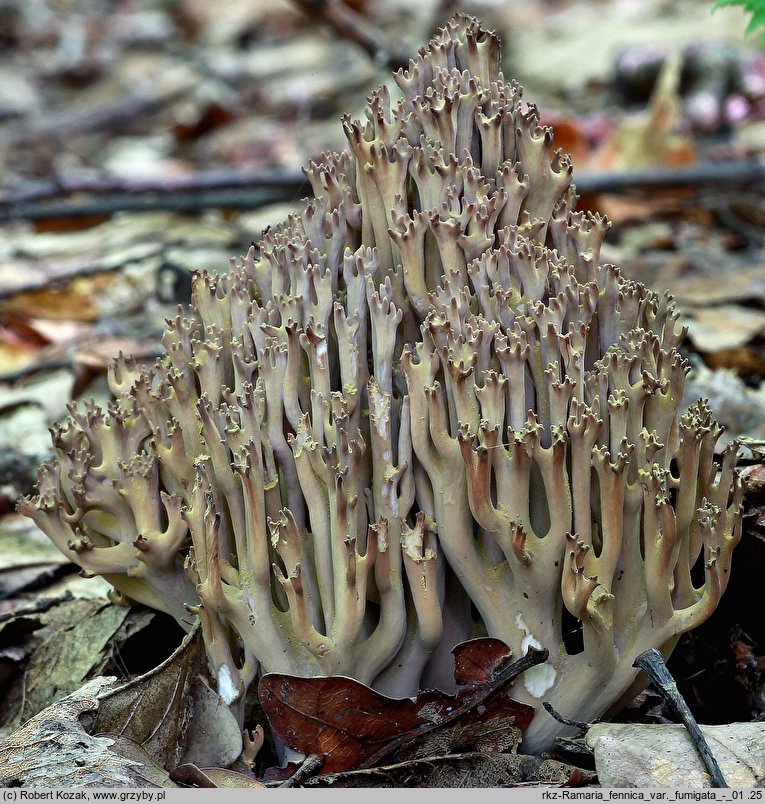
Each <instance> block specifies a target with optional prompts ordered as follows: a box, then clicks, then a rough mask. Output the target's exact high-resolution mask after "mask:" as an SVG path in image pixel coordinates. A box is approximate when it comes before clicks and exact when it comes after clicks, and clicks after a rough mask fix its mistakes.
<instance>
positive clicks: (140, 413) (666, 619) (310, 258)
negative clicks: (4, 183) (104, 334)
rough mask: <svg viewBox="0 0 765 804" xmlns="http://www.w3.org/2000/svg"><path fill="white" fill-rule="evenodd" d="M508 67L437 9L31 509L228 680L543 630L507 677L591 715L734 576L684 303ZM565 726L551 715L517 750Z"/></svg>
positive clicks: (224, 688) (440, 681)
mask: <svg viewBox="0 0 765 804" xmlns="http://www.w3.org/2000/svg"><path fill="white" fill-rule="evenodd" d="M498 60H499V45H498V40H497V38H496V36H495V35H494V34H492V33H489V32H487V31H485V30H483V29H482V28H481V27H480V26H479V24H478V23H477V22H476V21H475V20H474V19H472V18H468V17H463V16H460V17H457V18H455V19H454V20H453V21H451V22H450V23H448V24H447V25H446V26H445V27H444V28H442V29H440V30H439V31H438V32H437V35H436V36H435V38H434V39H433V40H432V41H431V42H430V44H429V45H428V47H427V49H425V50H423V51H422V52H421V54H420V55H419V56H418V58H417V59H416V60H414V61H412V62H411V63H410V65H409V69H408V70H406V71H399V72H398V73H397V74H396V75H395V76H394V78H395V82H396V84H397V85H398V88H399V90H400V94H401V97H400V99H398V100H396V101H393V100H392V99H391V95H390V93H389V91H388V89H387V88H385V87H381V88H380V89H378V90H377V91H376V92H374V93H373V94H372V95H371V96H370V98H369V104H368V107H367V110H366V120H365V121H363V122H358V121H353V120H351V119H349V118H345V119H344V120H343V126H344V130H345V134H346V136H347V139H348V148H347V149H346V150H345V151H343V152H342V153H333V154H329V155H323V156H322V157H321V158H320V159H319V160H317V161H316V162H310V163H309V167H308V168H307V171H306V173H307V175H308V178H309V179H310V182H311V185H312V187H313V191H314V194H315V198H313V199H311V200H308V201H306V202H305V203H304V206H303V210H302V212H301V213H300V214H296V215H293V216H290V217H289V218H288V220H287V221H286V222H284V223H282V224H280V225H278V226H276V227H273V228H271V229H270V230H268V231H267V232H266V233H265V234H264V236H263V238H262V241H261V243H260V255H256V253H255V251H254V250H251V251H250V252H249V254H248V255H247V256H246V257H244V258H242V259H241V260H239V261H236V262H235V263H233V264H232V266H231V269H230V271H229V272H227V273H223V274H220V275H218V274H209V273H202V274H200V275H198V276H196V279H195V282H194V303H193V308H192V310H191V312H190V313H189V315H188V317H185V316H184V315H183V314H179V316H178V317H177V318H176V319H175V320H172V321H169V322H168V328H167V331H166V333H165V338H164V344H165V348H166V354H165V356H164V357H163V358H162V359H161V360H159V361H158V362H157V364H156V365H155V366H154V367H153V368H150V369H146V368H140V367H139V366H137V365H136V364H135V363H134V362H133V361H131V360H126V359H123V358H120V359H118V360H117V362H116V363H115V365H114V367H113V370H112V371H111V374H110V380H111V387H112V389H113V391H114V393H115V396H116V402H115V404H114V405H113V406H110V408H109V409H108V410H107V411H103V410H101V409H99V408H98V407H96V406H93V405H90V406H88V405H86V406H85V407H84V409H80V410H77V409H75V410H73V411H72V417H71V419H70V420H69V422H68V424H67V425H66V426H65V427H58V428H55V430H54V442H55V447H56V453H57V457H56V459H55V460H54V461H52V462H50V463H48V464H46V465H44V466H43V467H42V469H41V473H40V482H39V496H38V497H36V498H34V499H27V500H24V501H22V503H21V509H22V510H23V511H24V512H25V513H27V514H29V515H30V516H32V517H33V518H34V519H35V520H36V522H37V523H38V524H39V525H40V527H41V528H42V529H43V530H44V531H45V532H46V533H48V534H49V535H50V537H51V538H52V539H53V540H54V541H55V542H56V544H57V545H58V546H59V548H60V549H61V550H62V551H63V552H64V553H65V554H66V555H68V556H69V557H70V558H71V559H72V560H73V561H75V562H77V563H78V564H79V565H80V566H81V567H82V569H83V571H84V572H85V573H93V574H100V575H103V576H105V577H106V578H107V579H108V580H109V581H111V582H112V583H113V584H114V586H115V587H116V589H118V590H119V591H120V592H122V593H123V594H125V595H126V596H128V597H129V598H131V599H133V600H137V601H141V602H143V603H146V604H148V605H150V606H154V607H155V608H158V609H162V610H164V611H167V612H169V613H171V614H173V615H174V616H175V617H176V618H178V620H179V621H181V622H184V623H190V622H191V621H192V620H193V616H194V613H197V614H198V616H199V617H200V618H201V622H202V626H203V632H204V637H205V641H206V645H207V650H208V654H209V656H210V660H211V663H212V665H213V667H214V669H215V672H216V674H217V678H218V684H219V689H220V691H221V693H222V694H223V695H224V697H225V698H226V699H227V700H228V701H229V702H232V703H233V702H235V701H237V700H241V698H242V696H243V694H244V693H245V691H246V689H247V688H248V687H249V685H250V684H251V682H252V681H253V679H254V678H255V677H256V675H257V673H258V672H268V671H279V672H285V673H292V674H296V675H305V676H310V675H327V674H344V675H349V676H353V677H355V678H357V679H359V680H361V681H363V682H366V683H369V684H372V685H374V686H375V687H376V688H378V689H379V690H381V691H384V692H386V693H389V694H392V695H401V696H404V695H410V694H412V693H414V692H415V691H416V690H417V689H418V688H420V687H421V686H423V685H427V684H434V685H444V684H448V683H449V679H450V678H451V661H450V657H449V651H450V650H451V648H452V647H453V645H454V644H456V643H457V642H459V641H461V640H463V639H467V638H469V637H471V636H475V635H480V634H484V633H485V634H489V635H490V636H494V637H498V638H500V639H502V640H504V641H505V642H506V643H507V644H508V645H510V646H511V648H512V649H513V651H514V652H515V653H516V654H519V653H523V652H525V649H526V648H527V647H528V646H529V645H534V646H537V647H545V648H547V649H548V650H549V652H550V656H549V660H548V661H547V663H546V664H544V665H542V666H539V667H536V668H534V669H533V670H531V671H529V672H527V673H526V674H525V675H524V676H523V677H522V680H521V682H519V683H518V684H517V685H516V687H515V694H516V696H517V697H518V698H519V699H521V700H526V701H528V702H531V703H533V704H535V705H537V706H538V705H539V704H540V702H541V701H542V700H549V701H550V702H551V703H552V704H553V705H554V706H555V707H556V708H557V709H558V710H559V711H561V712H562V713H564V714H566V715H567V716H569V717H571V718H574V719H577V720H589V719H591V718H593V717H595V716H597V715H600V714H602V713H603V712H604V711H606V710H608V709H609V707H611V706H612V705H613V704H614V702H616V701H617V700H618V699H619V698H620V697H621V696H622V695H623V694H624V693H625V691H626V690H627V689H628V688H629V687H630V685H631V684H632V683H633V681H634V679H635V670H634V669H633V668H632V662H633V660H634V658H635V657H636V655H637V654H638V653H640V652H642V651H643V650H645V649H647V648H649V647H659V648H664V649H670V648H671V647H672V645H673V644H674V641H675V640H676V638H677V636H678V635H679V634H681V633H682V632H684V631H687V630H688V629H690V628H693V627H694V626H695V625H697V624H698V623H700V622H701V621H702V620H704V619H705V618H706V617H707V616H708V615H709V614H710V613H711V612H712V611H713V609H714V608H715V606H716V605H717V602H718V600H719V598H720V595H721V594H722V592H723V590H724V588H725V585H726V583H727V581H728V576H729V569H730V559H731V551H732V549H733V547H734V545H735V543H736V541H737V539H738V536H739V530H740V515H739V514H740V507H741V506H740V503H741V492H740V484H739V482H738V480H737V478H736V477H735V476H734V463H735V450H734V448H731V449H729V450H728V451H727V452H726V453H725V456H724V458H723V461H722V465H721V467H718V466H717V465H716V463H715V460H714V446H715V442H716V440H717V437H718V435H719V433H720V429H719V427H718V426H717V424H716V423H715V422H714V420H713V419H712V418H711V415H710V411H709V410H708V409H707V407H706V405H705V404H704V403H700V404H698V405H697V406H694V407H693V408H692V409H691V410H690V411H688V412H687V413H685V414H684V415H682V416H681V415H680V411H679V406H680V403H681V399H682V390H683V383H684V377H685V374H686V371H687V367H686V364H685V362H684V360H683V359H682V358H681V356H680V355H679V353H678V351H677V347H678V345H679V343H680V341H681V340H682V337H683V334H684V333H683V332H682V331H681V330H680V328H679V327H678V324H677V319H678V315H677V313H676V312H675V311H674V308H673V305H672V302H671V299H670V298H669V297H668V296H666V295H664V296H657V295H656V294H655V293H653V292H651V291H649V290H647V289H646V288H644V287H643V286H641V285H639V284H637V283H635V282H631V281H629V280H626V279H625V278H623V277H622V276H621V274H620V272H619V270H618V269H617V268H615V267H614V266H612V265H605V264H601V260H600V256H599V253H600V246H601V242H602V240H603V237H604V235H605V232H606V229H607V223H606V221H605V220H604V219H603V218H601V217H600V216H598V215H591V214H582V213H579V212H575V211H574V209H575V203H576V194H575V190H574V186H573V185H572V183H571V179H572V171H571V165H570V163H569V160H568V158H567V157H565V156H562V155H561V154H560V153H559V152H554V153H551V143H552V135H551V132H550V130H549V129H547V128H543V127H540V125H539V118H538V114H537V111H536V109H535V107H534V106H533V105H531V104H526V103H525V102H524V101H523V100H522V98H521V89H520V87H519V86H518V85H517V84H514V83H506V82H505V80H504V79H503V77H502V74H501V73H499V72H498ZM561 730H562V728H561V727H560V726H559V724H557V723H556V722H555V721H553V720H552V719H551V718H550V717H549V716H548V715H547V714H546V713H545V712H544V711H542V710H541V707H540V711H539V714H538V716H537V717H536V719H535V721H534V724H533V725H532V727H531V730H530V731H529V732H528V734H527V740H526V745H527V747H529V748H531V749H538V748H541V747H545V746H547V745H548V744H549V743H550V741H551V739H552V737H553V736H554V735H555V734H556V733H559V732H560V731H561Z"/></svg>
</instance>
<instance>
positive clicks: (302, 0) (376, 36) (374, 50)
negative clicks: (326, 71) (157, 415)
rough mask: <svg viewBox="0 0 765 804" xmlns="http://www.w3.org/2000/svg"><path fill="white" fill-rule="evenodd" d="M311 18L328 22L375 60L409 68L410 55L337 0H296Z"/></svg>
mask: <svg viewBox="0 0 765 804" xmlns="http://www.w3.org/2000/svg"><path fill="white" fill-rule="evenodd" d="M294 2H295V5H297V6H299V7H300V8H301V9H302V10H303V11H304V12H305V13H306V14H308V16H309V17H311V19H316V18H317V17H318V18H319V19H321V20H322V21H323V22H325V23H327V25H329V26H330V27H331V28H332V29H333V30H334V31H335V32H336V33H337V34H338V35H339V36H340V37H342V38H343V39H347V40H348V41H350V42H353V43H355V44H357V45H358V46H359V47H360V48H361V49H362V50H364V51H365V52H366V53H368V54H369V55H370V56H371V57H372V59H374V61H375V62H377V63H378V64H380V65H381V66H384V67H386V68H387V69H389V70H393V71H394V72H395V71H396V70H398V69H399V68H401V67H403V68H406V67H407V66H408V64H409V58H410V57H409V55H407V54H405V53H404V51H403V50H398V49H397V48H396V47H395V46H394V45H393V43H391V42H389V41H387V39H386V37H385V36H384V34H382V33H381V32H380V31H378V30H377V29H376V28H375V27H374V26H373V25H372V24H371V23H370V22H369V21H368V20H366V19H365V18H364V17H362V16H361V14H359V13H358V12H356V11H354V10H353V9H352V8H350V7H349V6H346V5H345V4H344V3H339V2H337V0H294Z"/></svg>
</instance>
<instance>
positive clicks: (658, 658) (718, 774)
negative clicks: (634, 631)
mask: <svg viewBox="0 0 765 804" xmlns="http://www.w3.org/2000/svg"><path fill="white" fill-rule="evenodd" d="M633 667H639V668H640V669H641V670H642V671H643V672H644V673H645V674H646V675H647V676H648V678H649V679H650V680H651V681H652V682H653V685H654V686H655V687H656V688H657V689H658V690H659V692H661V694H662V695H663V696H664V699H665V700H666V701H667V703H668V704H669V706H670V708H671V709H672V711H673V712H674V713H675V715H676V716H677V717H678V718H680V720H681V721H682V723H683V725H684V726H685V728H686V729H687V731H688V734H689V735H690V737H691V740H692V741H693V745H694V746H695V748H696V751H697V752H698V754H699V756H700V757H701V761H702V762H703V763H704V767H705V768H706V769H707V773H709V776H710V777H711V780H712V786H713V787H727V786H728V785H727V784H726V783H725V777H724V776H723V775H722V771H721V770H720V766H719V765H718V764H717V760H716V759H715V757H714V754H713V753H712V750H711V749H710V747H709V743H707V741H706V738H705V737H704V735H703V734H702V733H701V729H700V728H699V724H698V723H697V722H696V718H694V716H693V714H692V713H691V710H690V709H689V708H688V704H687V703H686V702H685V699H684V698H683V696H682V695H681V694H680V691H679V690H678V689H677V683H676V681H675V679H674V678H672V675H671V674H670V672H669V670H668V669H667V665H666V664H665V663H664V657H663V656H662V655H661V653H659V651H658V650H656V648H651V650H647V651H645V652H644V653H641V654H640V656H638V657H637V659H635V661H634V663H633Z"/></svg>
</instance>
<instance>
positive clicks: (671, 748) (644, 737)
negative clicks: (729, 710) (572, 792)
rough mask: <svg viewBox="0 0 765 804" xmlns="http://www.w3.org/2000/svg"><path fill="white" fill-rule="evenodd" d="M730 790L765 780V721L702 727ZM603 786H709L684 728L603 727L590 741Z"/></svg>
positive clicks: (590, 735) (591, 734) (598, 727)
mask: <svg viewBox="0 0 765 804" xmlns="http://www.w3.org/2000/svg"><path fill="white" fill-rule="evenodd" d="M700 728H701V731H702V732H703V734H704V737H706V739H707V742H708V743H709V747H710V749H711V751H712V753H713V754H714V757H715V759H716V760H717V762H718V764H719V765H720V770H721V771H722V774H723V777H724V778H725V781H726V782H727V784H728V786H729V787H733V788H738V787H755V786H757V785H758V784H762V783H763V781H765V723H733V724H731V725H728V726H701V727H700ZM585 740H586V742H587V745H588V746H589V747H590V748H591V749H592V750H593V752H594V753H595V768H596V770H597V773H598V780H599V781H600V784H601V785H602V786H603V787H684V788H685V787H710V786H711V782H710V778H709V774H708V773H707V772H706V770H705V769H704V766H703V764H702V762H701V759H700V758H699V755H698V753H697V751H696V748H695V746H694V745H693V743H692V742H691V738H690V736H689V734H688V732H687V731H686V730H685V728H684V727H683V726H676V725H674V724H673V725H660V726H659V725H647V724H643V723H598V724H597V725H596V726H591V727H590V729H589V730H588V731H587V735H586V737H585Z"/></svg>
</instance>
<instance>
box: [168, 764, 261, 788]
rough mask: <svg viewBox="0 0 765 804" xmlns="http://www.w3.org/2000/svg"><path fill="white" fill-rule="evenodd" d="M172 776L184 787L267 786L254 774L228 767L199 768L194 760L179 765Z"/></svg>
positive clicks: (172, 772) (171, 773) (173, 779)
mask: <svg viewBox="0 0 765 804" xmlns="http://www.w3.org/2000/svg"><path fill="white" fill-rule="evenodd" d="M170 778H171V779H172V781H174V782H175V783H176V784H181V785H183V786H184V787H203V788H209V787H236V788H243V787H244V788H254V787H265V785H264V784H263V783H262V782H259V781H258V780H257V779H256V778H255V777H254V776H248V775H247V774H246V773H238V772H237V771H232V770H229V769H228V768H199V767H197V766H196V765H195V764H194V763H193V762H186V763H184V764H183V765H179V766H178V767H177V768H174V769H173V770H172V771H171V772H170Z"/></svg>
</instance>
